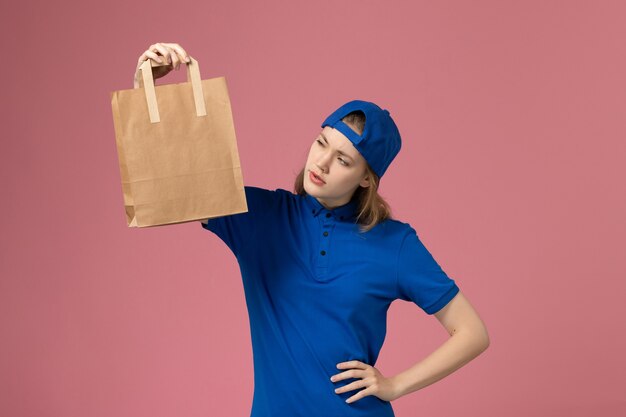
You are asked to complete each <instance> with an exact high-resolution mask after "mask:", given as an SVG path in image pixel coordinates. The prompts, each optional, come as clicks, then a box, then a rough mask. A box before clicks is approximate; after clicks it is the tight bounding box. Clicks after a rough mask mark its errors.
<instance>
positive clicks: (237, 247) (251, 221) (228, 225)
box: [200, 185, 276, 256]
mask: <svg viewBox="0 0 626 417" xmlns="http://www.w3.org/2000/svg"><path fill="white" fill-rule="evenodd" d="M244 191H245V195H246V204H247V206H248V211H247V212H245V213H237V214H231V215H227V216H221V217H214V218H211V219H209V220H208V222H207V223H206V224H204V223H202V222H201V223H200V224H201V225H202V228H204V229H206V230H210V231H211V232H213V233H215V234H216V235H217V236H219V238H220V239H222V241H224V243H226V245H227V246H228V247H229V248H230V250H231V251H232V252H233V253H234V254H235V256H237V255H238V254H239V253H240V251H241V249H242V248H243V247H244V245H246V244H247V243H248V242H249V241H250V240H252V239H253V238H254V236H255V235H256V231H257V230H258V229H259V228H260V227H261V225H262V224H263V220H264V219H265V216H267V215H268V213H270V212H271V210H272V208H273V203H274V200H275V199H276V191H272V190H266V189H263V188H259V187H252V186H248V185H246V186H244Z"/></svg>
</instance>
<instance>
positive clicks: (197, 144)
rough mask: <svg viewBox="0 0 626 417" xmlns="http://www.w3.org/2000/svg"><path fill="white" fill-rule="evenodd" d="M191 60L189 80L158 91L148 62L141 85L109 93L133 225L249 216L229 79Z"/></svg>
mask: <svg viewBox="0 0 626 417" xmlns="http://www.w3.org/2000/svg"><path fill="white" fill-rule="evenodd" d="M190 61H191V62H190V63H188V64H185V63H184V62H183V63H182V64H181V65H186V67H187V82H183V83H177V84H164V85H159V86H155V85H154V79H153V77H152V67H153V66H158V65H160V64H158V63H156V62H154V61H152V60H150V59H149V60H147V61H145V62H144V63H143V64H142V66H141V67H140V71H141V75H142V78H141V80H140V81H139V82H138V83H136V85H135V88H133V89H128V90H119V91H113V92H111V106H112V111H113V124H114V127H115V142H116V144H117V153H118V158H119V166H120V174H121V178H122V192H123V195H124V206H125V209H126V221H127V223H128V226H129V227H146V226H158V225H166V224H172V223H183V222H189V221H193V220H200V219H206V218H211V217H218V216H224V215H228V214H235V213H243V212H247V211H248V206H247V203H246V197H245V192H244V185H243V176H242V172H241V166H240V163H239V152H238V150H237V141H236V138H235V128H234V124H233V117H232V111H231V106H230V98H229V95H228V89H227V86H226V79H225V78H224V77H217V78H211V79H207V80H201V79H200V69H199V66H198V62H197V61H196V60H195V59H193V58H191V57H190ZM141 81H143V83H142V82H141Z"/></svg>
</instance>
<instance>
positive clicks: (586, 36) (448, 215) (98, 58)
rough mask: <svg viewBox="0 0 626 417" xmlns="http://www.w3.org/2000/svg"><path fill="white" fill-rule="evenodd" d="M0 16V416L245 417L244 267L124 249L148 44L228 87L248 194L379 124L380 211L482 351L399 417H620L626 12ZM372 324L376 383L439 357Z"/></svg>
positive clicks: (83, 5) (56, 8)
mask: <svg viewBox="0 0 626 417" xmlns="http://www.w3.org/2000/svg"><path fill="white" fill-rule="evenodd" d="M0 15H1V16H2V17H1V19H2V24H1V25H0V31H2V39H4V40H5V42H4V45H3V54H2V56H3V57H4V65H3V68H2V75H3V77H2V80H3V86H2V88H3V93H2V96H3V100H2V101H1V106H2V119H3V120H2V125H3V127H4V129H3V131H4V133H3V135H2V153H1V157H2V163H1V164H0V172H1V175H2V183H3V185H4V188H3V190H4V195H3V199H2V201H3V204H2V206H1V210H2V211H1V216H0V222H1V226H2V240H1V242H2V246H1V250H0V337H1V343H0V415H2V416H11V417H21V416H64V417H65V416H67V417H74V416H76V417H79V416H80V417H96V416H117V417H126V416H128V417H130V416H133V417H137V416H146V417H147V416H150V417H160V416H186V417H196V416H209V415H214V416H247V415H249V414H248V413H249V410H250V406H251V402H252V393H253V368H252V350H251V344H250V336H249V327H248V326H249V324H248V318H247V312H246V306H245V299H244V295H243V287H242V283H241V279H240V275H239V269H238V265H237V262H236V260H235V257H234V256H233V255H232V254H231V253H230V251H229V250H228V248H227V247H226V246H225V245H224V244H223V243H222V242H221V241H220V240H219V238H217V236H215V235H213V234H211V233H210V232H208V231H205V230H203V229H202V228H201V227H200V225H199V224H198V223H197V222H194V223H188V224H183V225H176V226H170V227H158V228H150V229H130V228H128V227H127V226H126V221H125V216H124V210H123V201H122V192H121V185H120V176H119V168H118V160H117V151H116V148H115V140H114V130H113V120H112V115H111V103H110V96H109V94H110V92H111V91H113V90H119V89H125V88H132V76H133V73H134V70H135V65H136V61H137V58H138V57H139V55H140V54H141V53H142V52H143V51H144V50H145V49H147V47H148V46H149V45H150V44H152V43H155V42H177V43H179V44H181V45H182V46H183V47H185V48H186V49H187V51H189V53H190V54H192V55H193V56H194V57H195V58H196V59H197V60H198V61H199V63H200V69H201V71H202V76H203V78H211V77H217V76H222V75H224V76H226V77H227V82H228V86H229V90H230V94H231V100H232V106H233V114H234V119H235V125H236V133H237V139H238V145H239V152H240V158H241V162H242V166H243V174H244V182H245V183H246V184H247V185H256V186H262V187H265V188H271V189H274V188H279V187H280V188H286V189H292V183H293V180H294V178H295V175H296V173H297V172H298V170H299V169H300V168H301V167H302V165H303V164H304V162H305V160H306V155H307V151H308V147H309V145H310V143H311V141H312V140H313V137H314V135H315V134H316V133H317V132H318V131H319V129H320V127H319V125H320V123H321V121H322V120H323V119H324V118H325V117H326V116H327V115H328V114H329V112H330V111H332V110H334V109H335V108H336V107H337V106H339V105H340V104H342V103H344V102H345V101H348V100H351V99H353V98H359V99H365V100H371V101H374V102H376V103H378V104H380V105H381V106H383V107H385V108H387V109H389V110H390V112H391V115H392V116H393V117H394V118H395V120H396V123H397V124H398V126H399V128H400V131H401V133H402V137H403V148H402V151H401V152H400V154H399V155H398V157H397V159H396V160H395V161H394V163H393V164H392V166H391V167H390V169H389V171H388V172H387V173H386V174H385V177H384V178H383V181H382V184H381V193H382V195H383V196H384V197H386V198H387V200H388V202H389V203H390V205H391V207H392V209H393V213H394V215H395V217H396V218H398V219H400V220H402V221H406V222H409V223H410V224H411V225H412V226H414V227H415V228H416V230H417V231H418V233H419V234H420V237H421V238H422V239H423V241H424V242H425V244H426V246H427V247H428V248H429V250H430V251H431V252H432V253H433V255H434V256H435V259H437V260H438V262H439V263H440V264H441V265H442V267H443V268H444V270H445V271H446V272H447V273H448V274H449V275H450V276H451V277H453V278H455V279H456V280H457V283H458V284H459V286H460V287H461V290H462V291H463V293H464V294H465V295H466V296H467V297H468V298H469V299H470V301H471V302H472V304H473V305H474V307H475V308H476V309H477V310H478V312H479V314H480V315H481V317H482V318H483V320H484V321H485V323H486V325H487V328H488V330H489V334H490V337H491V346H490V347H489V349H488V350H487V351H485V352H484V353H483V354H482V355H480V356H479V357H478V358H476V359H475V360H474V361H472V362H470V363H469V364H467V365H466V366H465V367H463V368H461V369H460V370H458V371H457V372H455V373H453V374H451V375H450V376H448V377H447V378H445V379H443V380H441V381H439V382H437V383H435V384H433V385H431V386H428V387H426V388H424V389H423V390H420V391H418V392H414V393H411V394H408V395H407V396H404V397H401V398H399V399H398V400H396V401H394V402H393V406H394V409H395V411H396V414H397V415H398V416H399V417H402V416H405V417H409V416H431V417H434V416H453V415H456V416H461V415H463V416H481V417H489V416H494V417H495V416H503V415H507V416H511V417H515V416H568V417H576V416H589V415H595V416H618V415H620V416H622V415H626V400H625V397H624V390H625V387H626V376H625V375H626V374H625V372H624V369H625V365H626V363H625V362H626V361H625V359H624V352H625V351H626V338H625V336H624V334H623V332H622V331H621V330H622V329H623V323H624V319H623V317H624V314H625V313H626V308H625V307H624V303H623V299H624V290H625V288H626V284H625V281H626V280H625V279H624V278H626V262H625V257H624V232H625V222H624V213H625V212H626V199H625V196H626V193H625V192H624V178H625V174H626V172H625V171H626V169H625V167H624V166H625V162H626V161H625V158H624V157H625V155H626V141H625V140H624V138H625V137H626V128H625V126H626V125H625V124H624V110H625V108H626V99H625V97H626V88H625V87H626V82H625V79H626V78H625V76H624V74H626V43H625V42H624V39H626V5H625V3H624V2H621V1H586V2H585V1H576V2H570V1H524V2H518V1H495V0H494V1H474V2H465V1H439V2H427V1H405V2H394V1H385V2H383V1H378V2H374V1H332V2H330V1H316V2H308V1H307V2H303V1H283V2H278V1H264V2H251V1H250V2H243V1H228V2H226V1H222V2H216V1H204V2H188V1H179V2H175V3H172V2H137V1H135V2H130V3H129V2H122V1H107V2H100V3H92V2H82V1H76V0H73V1H68V2H63V3H58V2H44V1H30V2H22V3H16V2H14V3H7V4H6V5H3V6H2V13H0ZM184 75H185V73H184V71H179V72H175V73H173V74H171V75H169V76H168V77H166V78H165V79H162V80H159V81H158V82H157V84H164V83H170V82H180V81H183V80H184ZM388 323H389V326H388V333H387V338H386V341H385V345H384V347H383V350H382V352H381V356H380V359H379V361H378V362H377V363H376V367H377V368H378V369H379V370H380V371H381V372H382V373H383V374H384V375H386V376H392V375H394V374H396V373H398V372H401V371H402V370H404V369H406V368H408V367H410V366H411V365H413V364H414V363H416V362H418V361H419V360H421V359H423V358H424V357H425V356H426V355H428V354H429V353H430V352H431V351H432V350H434V349H435V348H436V347H438V346H439V345H440V344H441V343H443V342H444V341H445V339H446V338H447V333H446V332H445V330H444V329H443V327H442V326H441V325H440V324H439V323H438V322H437V320H436V319H435V318H434V317H430V316H427V315H426V314H425V313H423V312H422V311H421V310H420V309H419V308H418V307H417V306H416V305H414V304H410V303H407V302H403V301H396V302H394V303H393V304H392V306H391V309H390V312H389V322H388ZM294 388H295V389H297V387H294Z"/></svg>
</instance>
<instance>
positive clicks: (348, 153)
mask: <svg viewBox="0 0 626 417" xmlns="http://www.w3.org/2000/svg"><path fill="white" fill-rule="evenodd" d="M365 168H366V161H365V159H364V158H363V156H362V155H361V154H360V153H359V151H358V150H357V149H356V148H355V147H354V145H352V142H350V139H348V138H347V137H346V136H345V135H344V134H343V133H341V132H340V131H338V130H337V129H334V128H332V127H330V126H325V127H324V129H322V131H321V132H320V133H319V135H317V137H316V138H315V139H314V140H313V143H312V144H311V149H310V150H309V156H308V158H307V161H306V166H305V169H304V189H305V191H306V192H307V194H309V195H310V196H312V197H315V198H317V200H318V201H319V202H320V203H321V204H322V205H323V206H324V207H326V208H327V209H332V208H335V207H338V206H342V205H344V204H346V203H347V202H349V201H350V198H351V197H352V194H353V193H354V191H355V190H356V189H357V188H358V187H359V186H361V187H367V186H369V179H366V178H365V175H366V169H365ZM311 173H315V174H316V175H317V176H319V177H321V179H322V180H323V181H324V183H322V184H320V183H316V182H315V181H314V180H313V179H312V178H311Z"/></svg>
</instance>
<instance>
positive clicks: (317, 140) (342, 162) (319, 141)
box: [315, 139, 350, 166]
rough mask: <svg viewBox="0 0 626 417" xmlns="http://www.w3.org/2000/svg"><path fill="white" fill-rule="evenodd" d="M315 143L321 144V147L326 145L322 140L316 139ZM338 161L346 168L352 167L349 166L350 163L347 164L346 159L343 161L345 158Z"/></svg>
mask: <svg viewBox="0 0 626 417" xmlns="http://www.w3.org/2000/svg"><path fill="white" fill-rule="evenodd" d="M315 141H316V142H317V143H319V144H320V145H321V146H324V143H322V141H321V140H319V139H316V140H315ZM337 159H339V160H340V161H341V164H342V165H344V166H350V164H349V163H347V162H346V161H345V159H343V158H337Z"/></svg>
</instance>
